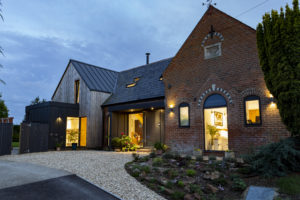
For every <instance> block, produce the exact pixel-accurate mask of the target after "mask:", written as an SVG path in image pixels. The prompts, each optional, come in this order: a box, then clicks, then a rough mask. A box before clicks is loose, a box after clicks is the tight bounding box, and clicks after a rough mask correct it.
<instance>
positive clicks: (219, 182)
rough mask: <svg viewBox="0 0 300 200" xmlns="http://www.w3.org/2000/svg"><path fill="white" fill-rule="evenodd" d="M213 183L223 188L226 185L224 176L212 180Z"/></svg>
mask: <svg viewBox="0 0 300 200" xmlns="http://www.w3.org/2000/svg"><path fill="white" fill-rule="evenodd" d="M213 183H214V184H215V185H217V186H219V185H221V186H225V185H227V184H228V183H227V180H226V179H225V178H224V176H223V177H220V178H217V179H215V180H213Z"/></svg>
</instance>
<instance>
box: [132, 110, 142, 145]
mask: <svg viewBox="0 0 300 200" xmlns="http://www.w3.org/2000/svg"><path fill="white" fill-rule="evenodd" d="M143 117H144V116H143V113H133V114H129V116H128V121H129V126H128V130H129V131H128V133H129V134H128V135H129V137H130V138H131V140H132V142H133V143H134V144H135V145H137V146H138V147H142V146H143V129H144V128H143V124H144V120H143Z"/></svg>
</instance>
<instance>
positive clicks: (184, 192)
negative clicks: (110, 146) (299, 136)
mask: <svg viewBox="0 0 300 200" xmlns="http://www.w3.org/2000/svg"><path fill="white" fill-rule="evenodd" d="M133 156H134V161H132V162H129V163H127V164H126V165H125V168H126V170H127V172H128V173H129V174H131V175H132V176H133V177H135V178H136V179H137V180H138V181H140V182H141V183H142V184H144V185H146V186H147V187H149V188H150V189H152V190H154V191H155V192H157V193H158V194H160V195H162V196H164V197H165V198H167V199H186V200H189V199H201V200H203V199H207V200H209V199H241V198H242V197H243V193H244V191H245V190H246V188H247V187H248V186H250V185H257V186H266V187H277V186H278V185H277V183H278V181H277V179H278V178H273V179H264V178H262V177H259V176H254V175H252V174H250V170H249V166H248V165H247V164H245V163H244V162H243V160H242V159H237V160H235V159H229V160H220V159H218V160H217V158H216V157H214V156H210V157H209V159H208V160H206V159H205V160H203V157H202V156H198V157H191V156H186V155H179V154H171V153H165V154H163V155H156V154H155V153H151V154H150V155H149V156H144V157H139V156H138V155H136V154H133ZM280 197H281V198H282V199H286V198H290V199H298V198H299V197H300V196H295V194H294V196H292V195H287V194H281V195H280ZM279 199H280V198H279Z"/></svg>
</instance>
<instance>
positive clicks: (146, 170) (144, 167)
mask: <svg viewBox="0 0 300 200" xmlns="http://www.w3.org/2000/svg"><path fill="white" fill-rule="evenodd" d="M140 169H141V170H142V171H143V172H146V173H147V174H148V173H150V167H149V166H141V167H140Z"/></svg>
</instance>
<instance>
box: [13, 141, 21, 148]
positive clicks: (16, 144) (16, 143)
mask: <svg viewBox="0 0 300 200" xmlns="http://www.w3.org/2000/svg"><path fill="white" fill-rule="evenodd" d="M19 145H20V143H19V142H13V143H12V146H13V147H19Z"/></svg>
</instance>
